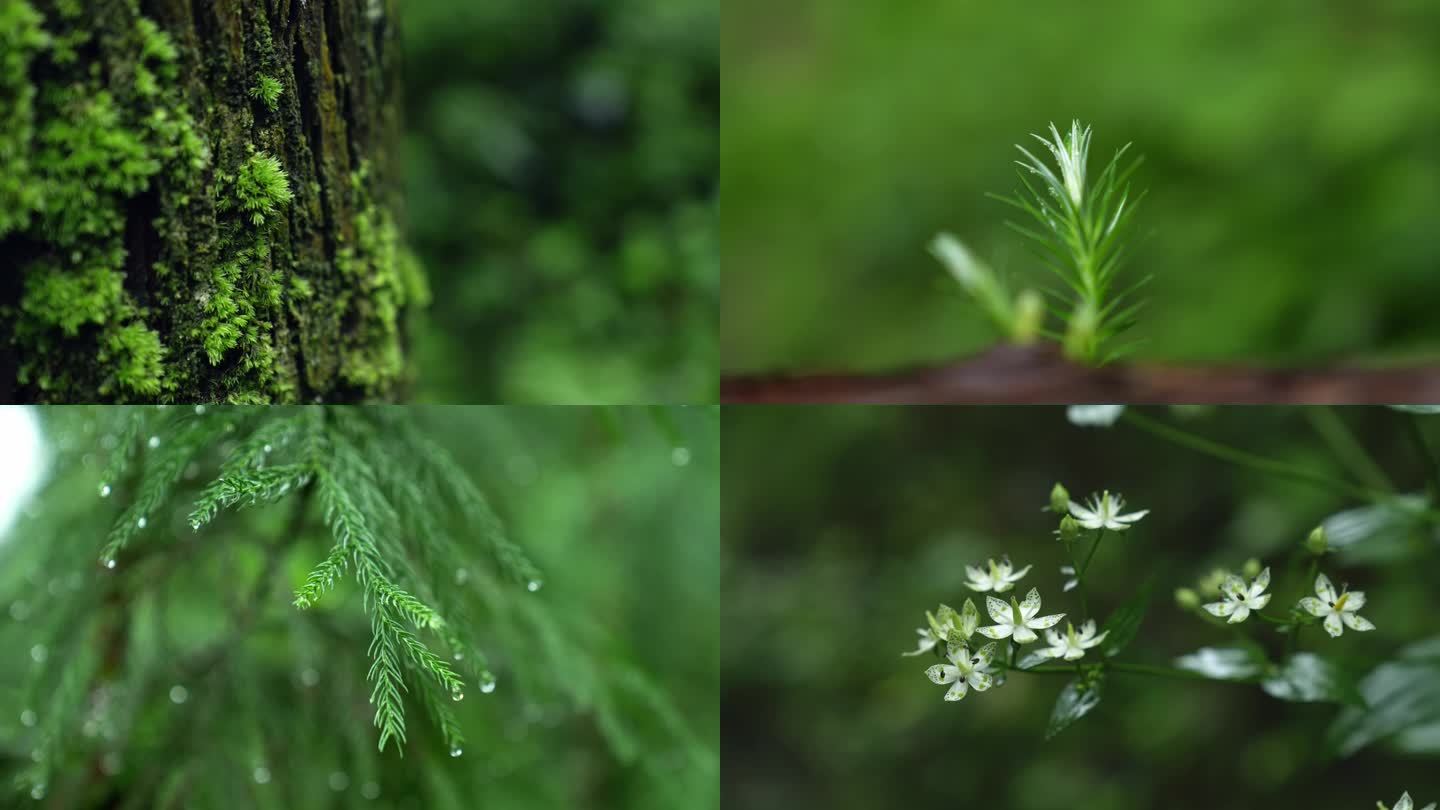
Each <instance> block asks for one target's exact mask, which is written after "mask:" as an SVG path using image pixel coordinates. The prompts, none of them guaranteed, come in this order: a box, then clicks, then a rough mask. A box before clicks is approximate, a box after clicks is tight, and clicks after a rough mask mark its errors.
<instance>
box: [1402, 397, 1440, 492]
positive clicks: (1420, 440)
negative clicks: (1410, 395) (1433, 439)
mask: <svg viewBox="0 0 1440 810" xmlns="http://www.w3.org/2000/svg"><path fill="white" fill-rule="evenodd" d="M1405 426H1406V428H1407V431H1406V432H1407V433H1409V434H1410V441H1411V442H1412V443H1414V445H1415V449H1416V450H1417V451H1419V453H1420V458H1421V459H1422V460H1423V461H1424V462H1425V478H1426V480H1427V481H1428V483H1429V490H1430V496H1431V497H1432V498H1440V462H1437V461H1436V460H1435V452H1434V451H1433V450H1431V449H1430V443H1429V442H1427V441H1425V434H1424V433H1422V432H1421V430H1420V417H1418V416H1416V415H1415V414H1413V413H1407V414H1405Z"/></svg>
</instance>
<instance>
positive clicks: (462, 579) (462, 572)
mask: <svg viewBox="0 0 1440 810" xmlns="http://www.w3.org/2000/svg"><path fill="white" fill-rule="evenodd" d="M469 579H470V572H469V571H468V570H467V569H464V568H456V569H455V584H456V585H464V584H465V583H466V582H467V581H469Z"/></svg>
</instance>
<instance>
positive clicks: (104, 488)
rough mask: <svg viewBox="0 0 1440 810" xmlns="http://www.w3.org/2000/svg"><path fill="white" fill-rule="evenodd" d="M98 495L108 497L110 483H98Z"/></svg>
mask: <svg viewBox="0 0 1440 810" xmlns="http://www.w3.org/2000/svg"><path fill="white" fill-rule="evenodd" d="M100 497H102V498H108V497H110V485H109V484H101V485H100Z"/></svg>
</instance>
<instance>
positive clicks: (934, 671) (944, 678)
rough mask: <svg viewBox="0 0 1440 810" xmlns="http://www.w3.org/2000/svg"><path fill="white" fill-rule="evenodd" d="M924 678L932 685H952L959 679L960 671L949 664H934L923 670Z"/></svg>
mask: <svg viewBox="0 0 1440 810" xmlns="http://www.w3.org/2000/svg"><path fill="white" fill-rule="evenodd" d="M925 677H927V678H929V679H930V681H931V682H932V683H941V684H944V683H953V682H954V681H955V679H956V678H958V677H960V670H959V669H958V668H956V667H952V666H950V665H949V664H935V665H934V666H932V667H930V668H929V669H927V670H925Z"/></svg>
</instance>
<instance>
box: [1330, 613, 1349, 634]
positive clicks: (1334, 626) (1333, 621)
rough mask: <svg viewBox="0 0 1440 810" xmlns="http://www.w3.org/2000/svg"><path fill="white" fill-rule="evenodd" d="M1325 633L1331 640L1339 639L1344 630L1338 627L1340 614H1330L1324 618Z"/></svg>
mask: <svg viewBox="0 0 1440 810" xmlns="http://www.w3.org/2000/svg"><path fill="white" fill-rule="evenodd" d="M1325 632H1327V633H1329V634H1330V637H1331V638H1339V637H1340V634H1341V633H1343V632H1345V628H1344V627H1342V626H1340V614H1338V613H1331V614H1330V615H1329V616H1326V617H1325Z"/></svg>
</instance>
